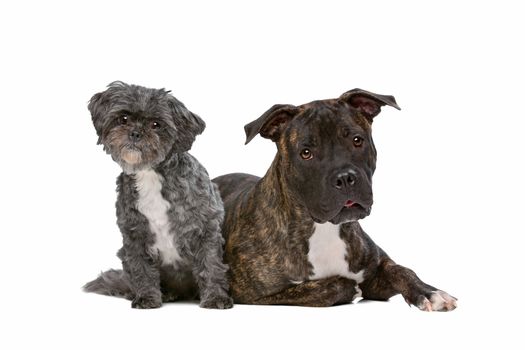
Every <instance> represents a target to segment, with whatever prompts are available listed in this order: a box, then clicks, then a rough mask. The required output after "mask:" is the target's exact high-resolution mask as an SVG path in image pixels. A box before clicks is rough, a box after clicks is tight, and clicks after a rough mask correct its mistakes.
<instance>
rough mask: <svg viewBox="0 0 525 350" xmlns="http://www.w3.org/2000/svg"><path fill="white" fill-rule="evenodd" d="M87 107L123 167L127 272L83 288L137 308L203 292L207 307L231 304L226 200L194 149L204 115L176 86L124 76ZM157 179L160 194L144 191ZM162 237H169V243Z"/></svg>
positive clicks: (120, 205)
mask: <svg viewBox="0 0 525 350" xmlns="http://www.w3.org/2000/svg"><path fill="white" fill-rule="evenodd" d="M88 109H89V110H90V112H91V115H92V119H93V124H94V126H95V129H96V131H97V135H98V136H99V143H102V144H103V145H104V149H105V150H106V151H107V152H108V153H109V154H111V156H112V158H113V159H114V160H115V161H116V162H117V163H119V164H120V165H121V167H122V169H123V170H124V171H123V173H122V174H121V175H120V176H119V177H118V179H117V192H118V197H117V203H116V209H117V223H118V226H119V228H120V230H121V232H122V237H123V246H122V248H121V249H120V250H119V252H118V254H117V256H118V257H119V258H120V259H121V260H122V266H123V270H109V271H106V272H103V273H102V274H101V275H100V276H99V277H98V278H97V279H95V280H94V281H91V282H89V283H87V284H86V285H85V286H84V290H85V291H87V292H93V293H99V294H104V295H112V296H118V297H123V298H126V299H130V300H132V307H135V308H155V307H160V306H161V304H162V302H166V301H174V300H180V299H192V298H196V297H199V298H200V306H202V307H206V308H229V307H232V305H233V301H232V299H231V298H230V297H229V296H228V281H227V278H226V272H227V269H228V268H227V265H225V264H224V263H223V262H222V257H223V245H224V239H223V238H222V235H221V232H220V227H221V223H222V220H223V216H224V210H223V204H222V201H221V198H220V195H219V192H218V189H217V187H216V185H214V184H213V183H212V182H211V181H210V179H209V176H208V173H207V172H206V170H205V169H204V167H203V166H202V165H201V164H200V163H199V162H198V161H197V160H196V159H195V158H194V157H192V156H191V155H190V154H189V153H187V150H189V149H190V148H191V144H192V143H193V141H194V139H195V137H196V135H198V134H200V133H202V131H203V130H204V128H205V124H204V122H203V121H202V119H200V118H199V117H198V116H197V115H195V114H193V113H192V112H190V111H189V110H187V109H186V107H185V106H184V105H183V104H182V103H181V102H180V101H178V100H177V99H175V98H174V97H173V96H172V95H170V94H169V91H166V90H164V89H148V88H145V87H141V86H137V85H128V84H125V83H122V82H114V83H111V84H110V85H109V86H108V89H107V90H106V91H104V92H101V93H98V94H95V95H94V96H93V98H92V99H91V101H90V102H89V106H88ZM153 122H155V123H157V125H160V127H158V126H157V127H153ZM132 132H133V133H135V138H132V136H131V134H132ZM137 135H139V136H137ZM130 154H131V155H130ZM144 178H147V179H150V180H151V179H154V180H158V181H147V180H143V179H144ZM151 183H155V184H158V188H160V195H159V196H157V197H155V196H154V197H148V196H147V195H144V194H141V193H143V192H141V191H146V190H144V189H143V188H144V187H147V186H146V185H145V184H147V185H148V186H149V185H150V184H151ZM141 186H143V187H141ZM150 187H151V186H150ZM150 187H147V188H148V189H149V188H150ZM151 188H154V187H151ZM144 193H150V192H144ZM141 196H142V197H141ZM144 198H146V199H144ZM151 198H154V199H155V200H152V199H151ZM163 205H164V206H163ZM159 208H160V209H162V210H160V211H161V212H159ZM159 218H160V219H159ZM163 218H167V222H166V223H164V224H162V222H163V221H162V219H163ZM159 220H160V221H159ZM159 222H160V223H161V224H159ZM159 227H160V228H159ZM162 229H165V231H162ZM159 232H165V233H164V236H162V234H160V233H159ZM159 235H160V236H159ZM159 237H161V238H162V237H168V240H169V242H167V243H166V242H165V243H164V245H163V246H162V247H163V248H159V247H160V246H159V245H158V244H160V243H159V242H158V241H159V240H160V238H159ZM166 247H168V248H166ZM170 249H171V251H170Z"/></svg>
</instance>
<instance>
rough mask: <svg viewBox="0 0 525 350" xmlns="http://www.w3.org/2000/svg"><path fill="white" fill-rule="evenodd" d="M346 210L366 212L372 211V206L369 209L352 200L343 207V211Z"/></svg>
mask: <svg viewBox="0 0 525 350" xmlns="http://www.w3.org/2000/svg"><path fill="white" fill-rule="evenodd" d="M344 208H354V209H361V210H365V211H370V208H371V207H370V206H369V207H365V206H363V205H362V204H360V203H358V202H354V201H352V200H351V199H349V200H347V201H346V203H345V205H344V206H343V209H344Z"/></svg>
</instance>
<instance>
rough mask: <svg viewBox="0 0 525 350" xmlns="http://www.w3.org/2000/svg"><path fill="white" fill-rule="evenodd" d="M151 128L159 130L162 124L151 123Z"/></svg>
mask: <svg viewBox="0 0 525 350" xmlns="http://www.w3.org/2000/svg"><path fill="white" fill-rule="evenodd" d="M151 128H152V129H158V128H160V123H159V122H153V123H151Z"/></svg>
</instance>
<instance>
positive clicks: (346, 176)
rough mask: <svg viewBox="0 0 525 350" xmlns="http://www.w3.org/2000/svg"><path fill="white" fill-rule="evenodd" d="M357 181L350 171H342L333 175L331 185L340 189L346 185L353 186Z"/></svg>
mask: <svg viewBox="0 0 525 350" xmlns="http://www.w3.org/2000/svg"><path fill="white" fill-rule="evenodd" d="M356 181H357V177H356V176H355V174H354V173H353V172H352V171H347V172H344V173H339V174H337V175H336V176H335V178H334V180H333V182H332V184H333V186H334V187H335V188H336V189H338V190H342V189H345V188H347V187H350V186H353V185H354V184H355V183H356Z"/></svg>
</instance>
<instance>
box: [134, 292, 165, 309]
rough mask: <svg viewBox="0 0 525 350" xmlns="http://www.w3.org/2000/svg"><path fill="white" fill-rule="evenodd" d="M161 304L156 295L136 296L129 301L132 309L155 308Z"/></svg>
mask: <svg viewBox="0 0 525 350" xmlns="http://www.w3.org/2000/svg"><path fill="white" fill-rule="evenodd" d="M161 306H162V300H161V298H160V297H158V296H149V295H146V296H137V297H135V299H133V301H132V302H131V307H132V308H134V309H157V308H159V307H161Z"/></svg>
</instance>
